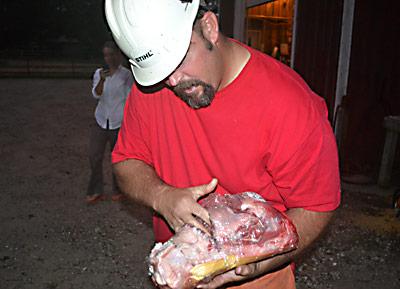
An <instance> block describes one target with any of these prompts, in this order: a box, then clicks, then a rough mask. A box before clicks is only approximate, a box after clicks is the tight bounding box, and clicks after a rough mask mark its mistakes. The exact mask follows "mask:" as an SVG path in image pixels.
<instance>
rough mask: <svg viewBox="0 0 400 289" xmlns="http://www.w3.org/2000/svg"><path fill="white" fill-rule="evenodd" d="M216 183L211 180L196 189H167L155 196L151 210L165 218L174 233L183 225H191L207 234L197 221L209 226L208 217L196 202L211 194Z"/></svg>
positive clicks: (214, 180)
mask: <svg viewBox="0 0 400 289" xmlns="http://www.w3.org/2000/svg"><path fill="white" fill-rule="evenodd" d="M217 183H218V181H217V179H212V181H211V182H210V183H208V184H205V185H201V186H197V187H190V188H184V189H179V188H172V187H167V188H165V189H164V190H161V191H160V192H159V193H158V194H157V196H156V198H155V200H154V205H153V208H154V209H155V210H156V211H157V212H158V213H159V214H160V215H162V216H163V217H164V218H165V220H166V221H167V222H168V224H169V225H170V226H171V228H172V229H173V230H174V231H175V232H177V231H178V230H179V229H180V228H181V227H182V226H183V225H185V224H191V225H193V226H195V227H197V228H199V229H201V230H203V231H204V232H208V230H207V229H206V227H205V226H204V225H203V224H202V223H201V222H200V221H199V219H201V220H202V221H204V222H205V223H206V224H209V225H211V223H210V216H209V214H208V212H207V210H206V209H204V208H203V207H202V206H200V205H199V204H198V203H197V200H198V199H200V198H201V197H203V196H205V195H208V194H209V193H211V192H212V191H213V190H214V189H215V187H216V186H217ZM196 217H197V218H196Z"/></svg>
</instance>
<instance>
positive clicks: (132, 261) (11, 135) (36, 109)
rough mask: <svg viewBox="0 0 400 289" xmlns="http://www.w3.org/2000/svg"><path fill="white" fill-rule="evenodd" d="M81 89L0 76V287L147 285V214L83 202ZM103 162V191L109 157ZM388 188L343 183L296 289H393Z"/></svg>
mask: <svg viewBox="0 0 400 289" xmlns="http://www.w3.org/2000/svg"><path fill="white" fill-rule="evenodd" d="M90 85H91V82H90V80H68V79H48V80H46V79H1V80H0V157H1V159H2V164H1V166H0V175H1V178H0V188H1V190H2V192H1V194H0V206H1V209H0V220H1V228H0V231H1V234H0V280H1V281H0V288H7V289H8V288H10V289H11V288H15V289H25V288H26V289H27V288H35V289H56V288H57V289H61V288H63V289H73V288H100V289H101V288H119V289H121V288H144V289H147V288H153V286H152V285H151V283H150V282H149V280H148V277H147V267H146V256H147V254H148V253H149V250H150V248H151V247H152V244H153V239H152V232H151V224H150V216H151V212H149V211H147V210H146V209H143V208H141V207H139V206H137V205H135V204H132V203H129V202H124V203H112V202H111V201H106V202H103V203H100V204H98V205H95V206H87V205H86V204H85V203H84V195H85V190H86V185H87V182H88V178H89V164H88V160H87V144H88V132H89V127H90V125H93V110H94V106H95V102H94V101H93V100H92V99H91V97H90ZM105 167H106V173H107V178H106V181H107V184H106V190H107V191H110V190H111V187H110V180H111V177H110V165H109V159H108V158H106V160H105ZM388 192H389V193H386V194H383V193H382V192H381V191H379V190H378V189H372V190H364V189H362V188H358V187H349V186H347V187H345V189H344V192H343V204H342V206H341V208H340V209H339V210H338V213H337V214H336V217H335V220H334V221H333V222H332V224H331V226H330V227H329V229H328V230H327V232H326V234H325V235H324V237H323V238H322V239H321V240H320V241H319V242H318V243H317V244H316V246H315V248H314V249H313V250H312V251H310V252H309V253H308V254H307V255H306V256H304V259H303V260H301V262H299V263H298V266H297V287H298V288H300V289H305V288H327V289H328V288H345V289H346V288H349V289H361V288H362V289H366V288H367V289H374V288H377V289H378V288H387V289H395V288H400V220H398V219H395V217H394V211H393V210H392V209H391V208H390V204H391V196H390V191H388Z"/></svg>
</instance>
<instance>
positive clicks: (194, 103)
mask: <svg viewBox="0 0 400 289" xmlns="http://www.w3.org/2000/svg"><path fill="white" fill-rule="evenodd" d="M193 86H194V87H196V86H201V87H202V88H203V93H200V95H197V91H195V93H187V92H186V91H185V90H187V89H190V88H191V87H193ZM172 90H173V91H174V93H175V94H176V95H177V96H178V97H179V98H180V99H182V100H183V101H184V102H186V104H187V105H189V106H190V107H191V108H194V109H198V108H202V107H206V106H209V105H210V104H211V102H212V100H213V99H214V96H215V88H214V87H212V86H211V85H210V84H208V83H205V82H204V81H201V80H198V79H193V80H188V81H182V82H180V83H179V84H178V85H176V86H174V87H173V88H172Z"/></svg>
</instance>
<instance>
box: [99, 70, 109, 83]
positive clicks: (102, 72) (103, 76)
mask: <svg viewBox="0 0 400 289" xmlns="http://www.w3.org/2000/svg"><path fill="white" fill-rule="evenodd" d="M108 76H110V70H109V69H104V68H102V69H101V70H100V79H101V80H103V81H104V80H105V79H106V77H108Z"/></svg>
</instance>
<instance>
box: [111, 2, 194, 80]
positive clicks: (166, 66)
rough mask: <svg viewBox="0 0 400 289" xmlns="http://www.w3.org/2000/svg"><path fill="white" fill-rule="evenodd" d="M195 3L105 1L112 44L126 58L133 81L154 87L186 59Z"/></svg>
mask: <svg viewBox="0 0 400 289" xmlns="http://www.w3.org/2000/svg"><path fill="white" fill-rule="evenodd" d="M199 2H200V1H199V0H192V1H181V0H106V2H105V12H106V18H107V22H108V24H109V26H110V29H111V31H112V34H113V36H114V39H115V41H116V42H117V44H118V46H119V47H120V48H121V50H122V51H123V52H124V53H125V54H126V55H127V56H128V57H129V58H130V59H129V62H130V64H131V67H132V72H133V75H134V76H135V79H136V81H137V82H138V83H139V84H141V85H144V86H148V85H153V84H156V83H158V82H160V81H162V80H163V79H165V78H166V77H168V75H170V74H171V73H172V72H173V71H174V70H175V69H176V68H177V67H178V65H179V64H180V63H181V61H182V60H183V58H184V57H185V55H186V52H187V50H188V48H189V45H190V38H191V36H192V29H193V22H194V20H195V17H196V14H197V11H198V8H199Z"/></svg>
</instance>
